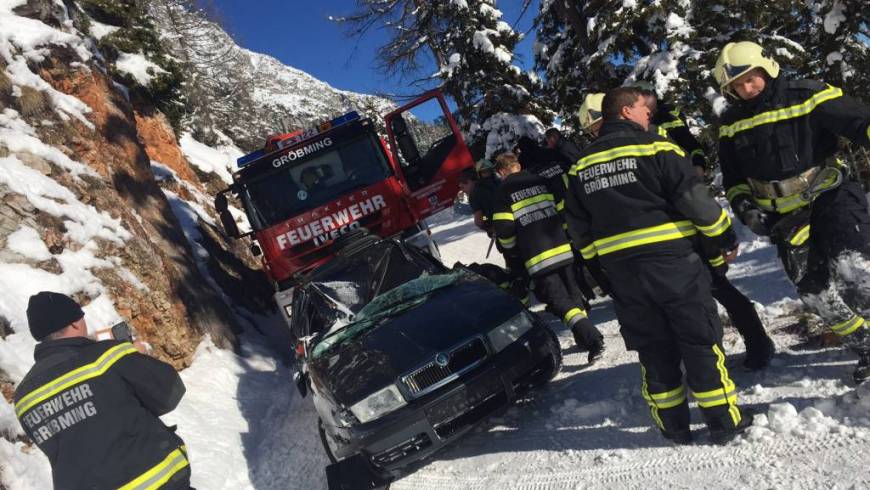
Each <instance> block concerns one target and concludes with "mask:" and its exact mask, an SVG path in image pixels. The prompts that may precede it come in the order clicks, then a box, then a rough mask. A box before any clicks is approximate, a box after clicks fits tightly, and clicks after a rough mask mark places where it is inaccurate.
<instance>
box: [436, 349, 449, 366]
mask: <svg viewBox="0 0 870 490" xmlns="http://www.w3.org/2000/svg"><path fill="white" fill-rule="evenodd" d="M448 362H450V357H448V356H447V354H445V353H443V352H439V353H437V354H435V364H437V365H439V366H441V367H447V363H448Z"/></svg>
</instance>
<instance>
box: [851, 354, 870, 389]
mask: <svg viewBox="0 0 870 490" xmlns="http://www.w3.org/2000/svg"><path fill="white" fill-rule="evenodd" d="M852 377H853V378H855V383H856V384H861V383H863V382H865V381H867V380H868V379H870V350H865V351H864V352H861V353H859V354H858V366H857V367H856V368H855V372H854V373H852Z"/></svg>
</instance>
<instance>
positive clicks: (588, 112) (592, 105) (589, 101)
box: [579, 93, 604, 129]
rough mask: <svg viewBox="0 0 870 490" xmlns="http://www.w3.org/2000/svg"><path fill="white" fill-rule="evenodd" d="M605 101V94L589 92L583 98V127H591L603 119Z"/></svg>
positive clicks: (581, 110)
mask: <svg viewBox="0 0 870 490" xmlns="http://www.w3.org/2000/svg"><path fill="white" fill-rule="evenodd" d="M603 101H604V94H603V93H597V94H587V95H586V97H585V98H584V99H583V105H581V106H580V114H579V116H580V126H581V127H582V128H583V129H589V127H590V126H592V125H593V124H595V123H597V122H598V121H600V120H601V117H602V113H601V103H602V102H603Z"/></svg>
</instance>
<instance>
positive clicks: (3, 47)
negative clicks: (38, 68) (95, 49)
mask: <svg viewBox="0 0 870 490" xmlns="http://www.w3.org/2000/svg"><path fill="white" fill-rule="evenodd" d="M24 3H26V2H25V1H24V0H0V57H2V58H3V59H4V60H5V61H6V64H7V66H6V69H5V72H6V75H7V76H8V77H9V80H10V81H11V82H12V83H13V85H14V86H24V87H30V88H33V89H35V90H39V91H41V92H44V93H45V94H46V95H48V98H49V100H50V101H51V104H52V107H53V108H54V109H55V111H57V113H58V115H59V116H60V117H61V118H62V119H64V120H68V119H69V118H70V117H74V118H76V119H77V120H79V122H81V123H82V124H84V125H85V126H86V127H88V128H90V129H92V130H93V129H94V125H93V124H92V123H91V122H90V121H88V120H87V118H86V117H85V114H87V113H89V112H91V108H90V107H88V106H87V105H86V104H85V103H84V102H82V101H81V100H79V99H77V98H76V97H73V96H71V95H67V94H64V93H61V92H59V91H57V90H55V89H54V88H53V87H52V86H51V85H49V84H48V82H46V81H45V80H43V79H42V78H41V77H40V76H39V75H37V74H36V73H34V72H33V71H31V70H30V68H29V67H28V66H27V62H28V61H33V62H37V63H38V62H42V61H43V60H44V59H45V56H46V55H47V54H48V52H49V50H48V49H47V46H68V47H70V48H72V49H73V51H75V53H76V54H77V56H78V57H79V60H80V61H88V60H90V59H91V58H92V54H91V52H90V50H89V48H88V47H87V44H86V42H85V41H84V39H83V38H82V37H81V36H79V33H78V32H77V31H75V30H74V29H72V28H70V29H72V30H73V31H74V32H64V31H61V30H59V29H56V28H54V27H51V26H49V25H48V24H45V23H43V22H41V21H39V20H36V19H30V18H26V17H20V16H18V15H15V13H14V12H13V11H12V10H13V9H14V8H15V7H18V6H20V5H23V4H24ZM18 93H19V94H20V89H19V92H18Z"/></svg>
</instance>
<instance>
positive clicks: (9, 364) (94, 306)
mask: <svg viewBox="0 0 870 490" xmlns="http://www.w3.org/2000/svg"><path fill="white" fill-rule="evenodd" d="M96 248H97V247H96V245H95V244H93V242H91V243H89V244H88V245H86V246H85V247H83V248H82V249H81V250H78V251H72V250H69V249H67V250H64V251H63V253H61V254H60V255H56V256H54V257H55V259H56V260H57V262H58V264H59V265H60V267H61V269H62V272H61V273H60V274H55V273H52V272H48V271H44V270H41V269H35V268H33V267H30V266H28V265H26V264H20V263H0V317H3V318H6V319H7V320H9V322H10V326H11V328H12V331H13V332H14V333H13V334H12V335H9V336H7V337H6V338H5V339H3V340H2V341H0V369H2V370H3V371H5V372H6V373H7V374H9V376H10V377H11V378H12V380H14V381H19V380H21V379H22V378H23V377H24V375H25V374H26V373H27V371H28V370H29V369H30V366H32V365H33V348H34V346H35V345H36V342H35V341H34V340H33V338H32V337H31V336H30V330H29V328H28V323H27V317H26V314H25V312H26V311H27V301H28V299H29V298H30V296H31V295H34V294H36V293H38V292H40V291H56V292H59V293H64V294H67V295H70V296H72V295H75V294H78V293H84V294H87V295H88V296H90V297H91V298H94V299H93V300H92V301H91V302H90V303H88V304H87V305H86V306H85V307H84V308H83V309H84V311H85V320H86V321H87V322H88V327H89V328H90V329H91V330H96V329H100V328H106V327H108V326H111V325H113V324H114V323H116V322H118V321H120V320H121V317H120V315H119V314H118V312H117V311H116V310H115V308H114V306H113V305H112V302H111V300H110V299H109V298H108V296H107V295H106V290H105V287H104V286H103V284H102V283H101V282H100V280H99V279H98V278H97V277H96V276H95V275H94V274H93V270H95V269H100V268H111V267H114V265H113V264H112V263H111V262H110V261H108V260H104V259H100V258H97V257H96V256H95V254H94V253H95V249H96Z"/></svg>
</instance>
